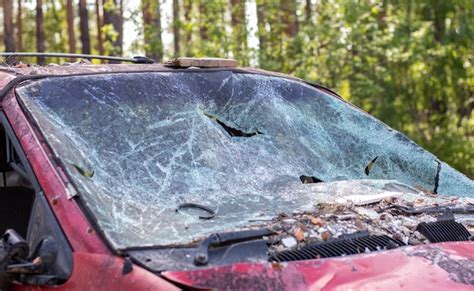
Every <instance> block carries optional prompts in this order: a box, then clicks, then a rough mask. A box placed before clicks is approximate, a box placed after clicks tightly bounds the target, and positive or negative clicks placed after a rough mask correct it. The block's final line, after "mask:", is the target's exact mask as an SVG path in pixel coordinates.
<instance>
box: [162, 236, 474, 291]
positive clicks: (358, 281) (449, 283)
mask: <svg viewBox="0 0 474 291" xmlns="http://www.w3.org/2000/svg"><path fill="white" fill-rule="evenodd" d="M473 250H474V243H472V242H449V243H438V244H430V245H420V246H416V247H403V248H399V249H396V250H391V251H383V252H378V253H372V254H361V255H355V256H347V257H339V258H333V259H319V260H308V261H295V262H288V263H237V264H232V265H226V266H217V267H210V268H203V269H198V270H192V271H175V272H164V273H162V274H161V275H162V276H163V277H165V278H166V279H168V280H170V281H172V282H175V283H178V284H180V285H184V286H187V287H194V288H199V289H201V288H202V289H224V288H225V289H257V290H282V289H285V290H309V289H310V290H348V289H350V290H352V289H355V290H358V289H369V290H371V289H382V290H383V289H387V288H388V287H389V288H391V289H392V288H394V287H395V288H396V287H403V288H404V289H406V290H412V289H417V290H420V289H426V290H433V289H434V288H436V289H438V290H443V289H445V290H447V289H454V288H456V290H472V288H473V285H474V273H473V271H472V270H473V269H474V252H473Z"/></svg>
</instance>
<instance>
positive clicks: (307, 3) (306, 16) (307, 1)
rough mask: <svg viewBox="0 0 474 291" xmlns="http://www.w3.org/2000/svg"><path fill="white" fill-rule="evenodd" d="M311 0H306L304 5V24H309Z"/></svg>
mask: <svg viewBox="0 0 474 291" xmlns="http://www.w3.org/2000/svg"><path fill="white" fill-rule="evenodd" d="M311 10H312V9H311V0H306V6H305V20H306V24H310V23H311V14H312V12H311Z"/></svg>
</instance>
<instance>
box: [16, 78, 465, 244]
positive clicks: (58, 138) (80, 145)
mask: <svg viewBox="0 0 474 291" xmlns="http://www.w3.org/2000/svg"><path fill="white" fill-rule="evenodd" d="M17 92H18V95H19V98H20V100H21V102H22V104H23V105H24V106H25V108H26V109H27V110H28V111H29V112H30V114H31V115H32V117H33V118H34V119H35V121H36V122H37V124H38V125H39V127H40V130H41V131H42V133H43V134H44V136H45V138H46V140H47V141H48V142H49V144H50V145H51V147H52V148H53V150H54V152H55V154H56V155H57V156H58V157H59V158H60V159H61V161H62V162H63V163H64V165H65V167H66V171H67V172H68V174H69V175H70V176H71V177H72V179H73V181H74V184H75V186H76V187H77V190H78V195H80V197H81V201H83V203H85V205H86V206H87V208H88V209H89V210H90V213H91V214H92V215H93V216H94V218H95V219H96V220H97V224H98V226H99V227H101V228H102V230H103V233H104V234H105V235H106V236H107V238H108V239H109V240H110V242H111V243H112V244H113V246H114V247H116V248H125V247H131V246H145V245H177V244H186V243H190V242H191V241H193V240H195V239H199V238H203V237H205V236H207V235H209V234H211V233H214V232H223V231H229V230H235V229H238V228H240V227H244V226H249V225H252V223H253V221H259V220H261V219H262V218H266V217H274V216H276V215H278V214H279V213H282V212H294V211H304V210H305V209H310V208H311V207H313V206H314V204H315V203H316V202H317V201H320V200H321V199H328V197H330V194H331V193H326V194H327V195H326V196H325V195H323V193H320V192H318V191H315V190H314V187H311V185H312V184H311V183H314V182H319V181H325V182H331V181H340V180H348V179H386V180H396V181H399V182H401V183H405V184H407V185H409V186H412V187H415V188H419V189H424V190H427V191H431V192H435V193H439V194H449V195H457V196H469V195H470V196H472V195H473V193H474V183H473V181H472V180H470V179H469V178H467V177H466V176H464V175H463V174H461V173H459V172H457V171H456V170H454V169H452V168H451V167H450V166H448V165H447V164H445V163H443V162H441V161H439V160H438V159H437V158H436V157H435V156H434V155H432V154H430V153H429V152H427V151H425V150H423V149H422V148H420V147H419V146H418V145H416V144H415V143H414V142H412V141H411V140H409V139H408V138H407V137H406V136H404V135H403V134H401V133H399V132H397V131H395V130H393V129H391V128H389V127H388V126H386V125H385V124H384V123H382V122H380V121H378V120H377V119H375V118H373V117H371V116H370V115H368V114H367V113H365V112H363V111H361V110H359V109H357V108H355V107H354V106H351V105H350V104H348V103H346V102H345V101H343V100H341V99H338V98H336V97H334V96H332V95H329V94H328V93H325V92H323V91H320V90H318V89H315V88H313V87H311V86H309V85H306V84H304V83H302V82H298V81H294V80H289V79H284V78H279V77H271V76H263V75H255V74H245V73H236V72H232V71H213V72H211V71H207V72H202V71H201V72H199V71H189V72H155V73H149V72H148V73H128V74H125V73H116V74H101V75H89V76H87V75H86V76H69V77H59V78H54V77H52V78H47V79H43V80H40V81H37V82H34V83H30V84H27V85H25V86H23V87H21V88H18V89H17ZM305 183H310V184H305ZM313 185H314V184H313ZM183 203H196V204H198V205H202V206H206V207H208V208H209V209H211V210H212V211H214V212H215V216H214V217H213V218H212V219H201V218H199V216H206V215H207V214H206V213H204V214H203V213H202V211H201V210H198V209H182V210H180V211H177V208H178V206H180V205H181V204H183Z"/></svg>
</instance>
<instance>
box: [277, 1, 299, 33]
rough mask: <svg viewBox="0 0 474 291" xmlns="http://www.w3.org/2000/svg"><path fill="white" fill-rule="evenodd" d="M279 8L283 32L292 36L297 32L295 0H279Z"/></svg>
mask: <svg viewBox="0 0 474 291" xmlns="http://www.w3.org/2000/svg"><path fill="white" fill-rule="evenodd" d="M280 3H281V4H280V9H281V13H282V22H283V25H284V27H285V30H284V31H285V34H286V35H287V36H289V37H294V36H295V35H296V34H297V33H298V19H297V17H296V0H281V2H280Z"/></svg>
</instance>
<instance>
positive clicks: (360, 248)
mask: <svg viewBox="0 0 474 291" xmlns="http://www.w3.org/2000/svg"><path fill="white" fill-rule="evenodd" d="M403 245H404V244H403V243H402V242H401V241H398V240H394V239H392V238H390V237H388V236H386V235H369V234H368V233H362V234H360V233H358V234H353V235H349V236H343V237H341V238H339V239H336V240H332V241H328V242H322V243H314V244H309V245H306V246H304V247H302V248H300V249H297V250H289V251H282V252H278V253H275V254H273V255H271V256H270V258H269V261H270V262H288V261H299V260H311V259H319V258H330V257H340V256H347V255H355V254H361V253H367V252H375V251H381V250H387V249H394V248H397V247H399V246H403Z"/></svg>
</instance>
